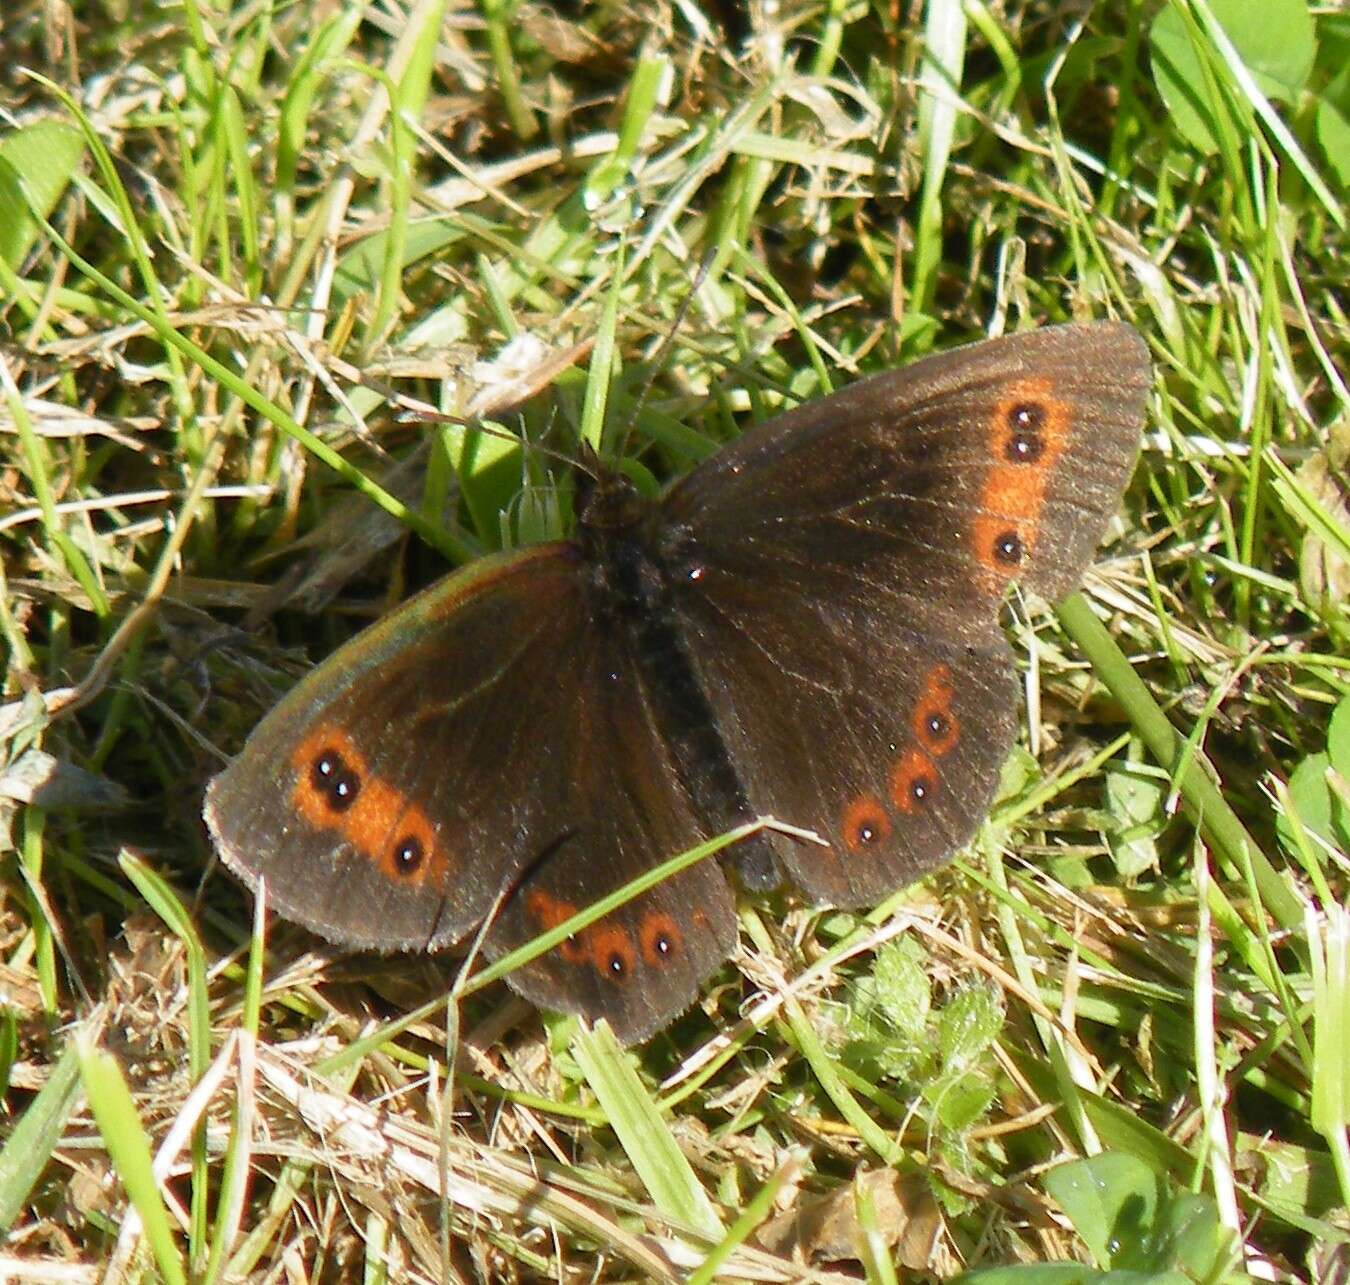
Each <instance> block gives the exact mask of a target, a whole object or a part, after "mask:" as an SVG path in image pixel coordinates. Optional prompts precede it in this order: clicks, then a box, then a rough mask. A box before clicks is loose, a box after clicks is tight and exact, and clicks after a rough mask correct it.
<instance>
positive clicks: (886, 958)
mask: <svg viewBox="0 0 1350 1285" xmlns="http://www.w3.org/2000/svg"><path fill="white" fill-rule="evenodd" d="M916 956H917V950H916V949H915V948H914V947H913V946H912V945H911V944H910V943H909V942H908V941H905V940H891V941H888V942H886V943H884V944H883V945H882V947H881V949H880V950H878V951H877V958H876V964H875V966H874V967H873V969H872V977H873V981H874V983H875V991H874V995H875V999H876V1003H877V1006H878V1007H879V1008H880V1009H881V1011H882V1012H883V1013H884V1014H885V1015H886V1017H887V1019H888V1020H889V1021H890V1023H891V1025H892V1026H893V1027H894V1028H895V1030H896V1032H897V1033H898V1034H900V1035H901V1036H904V1037H907V1038H909V1039H910V1040H918V1039H920V1038H921V1037H922V1036H923V1032H924V1028H925V1027H926V1026H927V1024H928V1013H929V1010H930V1009H931V1008H932V1004H933V988H932V985H931V983H930V982H929V980H928V974H927V973H926V972H925V971H924V968H923V966H922V965H921V964H920V962H919V960H918V959H917V957H916Z"/></svg>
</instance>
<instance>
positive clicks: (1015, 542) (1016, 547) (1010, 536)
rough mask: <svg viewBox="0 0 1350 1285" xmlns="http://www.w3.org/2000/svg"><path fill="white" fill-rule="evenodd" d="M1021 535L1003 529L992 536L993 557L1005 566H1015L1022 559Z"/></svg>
mask: <svg viewBox="0 0 1350 1285" xmlns="http://www.w3.org/2000/svg"><path fill="white" fill-rule="evenodd" d="M1022 553H1023V549H1022V537H1021V536H1020V535H1018V534H1017V532H1016V531H1004V532H1003V533H1002V534H1001V535H998V536H995V537H994V557H995V559H997V561H999V562H1001V563H1003V565H1004V566H1006V567H1015V566H1017V565H1018V564H1019V563H1020V562H1021V561H1022Z"/></svg>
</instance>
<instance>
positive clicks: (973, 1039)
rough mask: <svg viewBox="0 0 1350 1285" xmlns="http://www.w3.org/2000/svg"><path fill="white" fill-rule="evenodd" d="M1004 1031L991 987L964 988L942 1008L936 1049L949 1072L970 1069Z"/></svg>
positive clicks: (1000, 1014) (981, 985) (1000, 1002)
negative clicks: (1000, 1032) (938, 1050)
mask: <svg viewBox="0 0 1350 1285" xmlns="http://www.w3.org/2000/svg"><path fill="white" fill-rule="evenodd" d="M1002 1029H1003V1003H1002V1001H1001V1000H1000V998H999V993H998V992H997V991H995V990H994V989H993V987H991V986H985V985H983V984H982V983H976V984H975V985H973V986H963V987H962V988H961V989H960V990H958V991H957V992H956V994H955V995H953V996H952V997H951V999H950V1000H948V1001H947V1003H946V1004H945V1005H943V1008H942V1016H941V1018H940V1019H939V1022H938V1047H939V1049H940V1051H941V1057H942V1062H943V1065H944V1066H946V1067H947V1068H948V1069H950V1070H952V1071H956V1070H961V1069H964V1068H966V1067H969V1066H970V1065H971V1064H972V1063H973V1062H974V1061H975V1060H976V1059H977V1058H978V1057H979V1056H980V1054H981V1053H983V1052H984V1051H985V1049H987V1048H988V1047H989V1045H990V1044H992V1043H993V1041H994V1040H995V1039H996V1038H997V1036H998V1033H999V1031H1001V1030H1002Z"/></svg>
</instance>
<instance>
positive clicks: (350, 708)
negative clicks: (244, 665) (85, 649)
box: [205, 544, 588, 950]
mask: <svg viewBox="0 0 1350 1285" xmlns="http://www.w3.org/2000/svg"><path fill="white" fill-rule="evenodd" d="M578 578H579V577H578V568H577V566H576V557H575V551H574V550H572V549H571V547H570V546H568V545H561V544H556V545H546V546H540V547H539V548H536V549H531V550H528V551H526V552H524V553H518V554H512V555H504V556H502V557H498V558H488V559H483V560H481V561H480V562H478V563H475V564H474V565H473V566H472V567H470V568H469V569H467V570H466V571H463V572H460V573H458V574H457V575H454V576H450V577H448V578H447V579H445V580H443V581H441V582H439V583H438V584H436V585H433V586H432V587H431V588H430V589H428V590H427V591H426V592H424V593H423V594H421V595H419V596H418V597H417V598H414V599H412V600H411V601H409V602H408V603H406V604H405V605H404V606H402V607H401V608H400V609H399V610H397V611H395V612H393V613H392V614H390V615H389V616H387V617H385V618H384V619H383V620H381V621H380V622H379V623H378V624H376V625H374V626H372V627H371V628H370V629H368V630H366V631H365V632H363V633H362V634H360V635H359V636H358V637H356V638H355V639H353V640H352V641H351V642H350V643H348V644H346V646H344V647H342V648H340V649H339V650H338V651H337V652H336V653H334V655H333V656H331V657H330V658H329V659H328V660H327V661H326V662H325V663H324V664H322V665H320V666H319V667H318V668H317V669H315V670H313V671H311V672H310V673H309V674H308V675H307V676H306V678H305V679H304V680H303V681H302V682H301V683H299V684H298V685H297V686H296V687H295V688H294V689H293V690H292V691H291V692H290V693H289V694H288V695H287V696H286V697H285V698H284V699H283V700H282V701H281V702H280V703H279V704H278V705H277V706H276V708H275V709H273V710H272V712H271V713H270V714H268V715H267V717H266V718H265V719H264V720H263V721H262V722H261V723H260V724H259V725H258V727H257V729H256V730H255V731H254V733H253V735H252V736H251V737H250V738H249V741H248V743H247V744H246V745H245V747H244V749H243V751H242V752H241V753H240V754H239V755H238V756H237V757H236V758H235V759H234V761H233V762H232V763H231V764H230V766H229V767H227V768H226V769H225V771H224V772H222V773H221V774H220V775H219V776H218V777H216V778H215V780H213V781H212V782H211V784H210V786H209V788H208V790H207V796H206V807H205V816H206V821H207V825H208V827H209V828H210V830H211V833H212V836H213V837H214V839H215V841H216V845H217V847H218V849H219V850H220V853H221V855H222V856H223V858H224V860H225V862H226V864H227V865H229V866H230V868H231V869H232V870H234V871H235V873H236V874H238V875H240V876H241V877H242V878H243V879H244V880H245V881H246V882H247V883H248V884H249V885H250V886H253V887H256V886H257V883H258V880H259V878H260V877H265V878H266V881H267V897H268V904H269V905H270V906H271V907H272V908H273V909H275V910H277V911H278V912H279V913H280V914H282V915H284V916H285V917H286V918H288V919H292V920H294V921H296V922H298V923H301V924H303V925H305V927H307V928H310V929H312V930H313V931H315V932H317V933H320V934H321V935H323V936H325V937H328V938H329V939H331V940H333V941H338V942H341V943H344V944H347V945H351V946H356V947H361V948H373V949H381V950H393V949H406V948H414V949H416V948H428V947H432V946H437V945H444V944H448V943H451V942H454V941H457V940H458V939H459V938H461V937H462V936H463V935H464V934H465V933H466V932H467V931H468V930H469V929H471V928H472V927H474V926H475V925H476V924H477V923H478V922H479V921H480V920H481V919H482V918H483V915H484V914H485V913H486V911H487V908H488V907H489V906H490V905H491V904H492V901H493V899H494V898H495V897H496V895H497V893H498V891H499V889H501V888H502V887H504V886H509V884H510V882H511V880H512V879H513V878H514V877H515V876H516V875H518V874H519V872H520V871H521V870H522V869H524V867H525V866H526V865H527V864H528V862H529V860H530V858H531V855H532V853H531V845H532V843H533V842H534V841H535V840H536V838H537V835H538V833H539V831H540V828H541V826H542V827H544V828H545V829H546V819H545V817H544V816H543V814H542V810H541V809H542V805H541V803H540V802H539V800H538V799H537V798H536V797H535V795H534V794H533V793H532V791H531V788H530V783H531V782H532V781H533V780H534V779H535V777H536V776H537V775H538V774H539V773H540V772H541V771H542V770H544V768H545V765H546V763H547V759H548V754H549V750H548V748H547V747H548V745H549V742H550V739H552V738H557V737H565V736H567V735H568V734H569V729H568V728H567V727H566V726H565V725H564V724H563V723H562V722H561V711H560V710H559V709H558V706H557V702H556V699H555V689H556V686H557V682H558V676H559V674H561V675H562V676H563V677H564V680H565V676H566V673H567V669H566V657H567V655H568V654H569V653H576V652H577V651H579V650H580V648H581V647H582V646H583V645H585V644H586V642H587V640H588V635H587V626H586V622H585V618H584V613H583V601H582V595H581V592H580V589H579V585H578ZM560 654H561V656H562V661H561V668H559V665H560V660H559V657H560Z"/></svg>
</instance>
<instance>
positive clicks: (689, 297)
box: [618, 246, 717, 459]
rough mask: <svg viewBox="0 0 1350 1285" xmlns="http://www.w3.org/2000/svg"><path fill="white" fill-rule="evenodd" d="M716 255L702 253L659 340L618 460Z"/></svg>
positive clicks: (710, 250)
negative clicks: (668, 325) (690, 279)
mask: <svg viewBox="0 0 1350 1285" xmlns="http://www.w3.org/2000/svg"><path fill="white" fill-rule="evenodd" d="M716 255H717V248H716V247H715V246H711V247H709V248H708V250H707V251H706V252H705V253H704V255H703V258H702V259H700V260H699V265H698V271H697V272H695V273H694V278H693V280H692V281H691V282H690V283H689V291H688V293H687V294H686V295H685V296H684V298H683V299H682V300H680V306H679V307H678V308H677V309H676V310H675V320H674V321H672V322H671V324H670V329H669V330H668V331H666V337H665V338H664V339H662V340H661V346H660V347H659V348H658V349H657V350H656V352H655V353H654V354H653V355H652V359H651V361H650V363H649V366H650V369H649V370H648V373H647V379H646V382H645V383H644V384H643V385H642V391H641V392H640V393H638V396H637V400H636V401H635V402H634V403H633V413H632V414H631V415H629V417H628V423H626V424H625V425H624V426H623V433H622V435H621V436H620V438H619V450H618V458H619V459H623V457H624V455H625V454H626V453H627V451H628V443H629V441H631V440H632V436H633V430H634V429H635V428H636V427H637V417H638V415H639V414H640V413H641V411H642V408H643V406H645V405H646V403H647V398H648V396H649V395H650V393H651V391H652V384H654V383H655V382H656V374H657V372H658V371H659V370H660V369H661V364H662V362H663V361H664V360H665V356H666V353H667V352H668V351H669V350H670V347H671V345H672V344H673V343H674V342H675V336H676V335H678V334H679V333H680V327H681V326H682V325H683V324H684V319H685V316H686V315H687V314H688V312H689V305H690V304H692V303H693V302H694V296H695V295H696V294H698V292H699V291H700V290H701V289H702V288H703V283H704V282H705V281H706V280H707V279H708V273H709V272H710V271H711V269H712V265H713V259H714V258H715V257H716Z"/></svg>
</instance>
